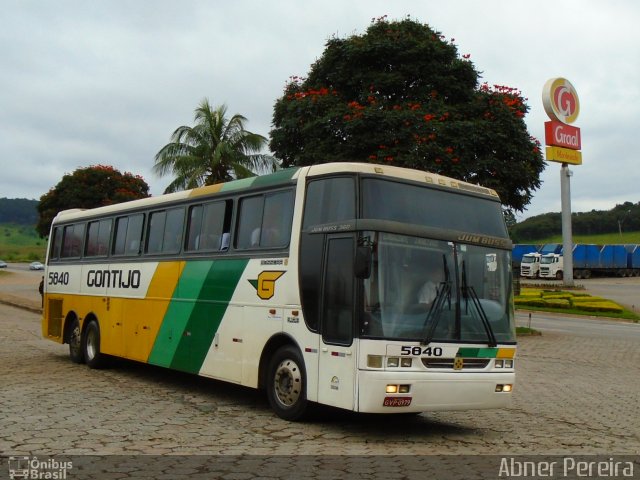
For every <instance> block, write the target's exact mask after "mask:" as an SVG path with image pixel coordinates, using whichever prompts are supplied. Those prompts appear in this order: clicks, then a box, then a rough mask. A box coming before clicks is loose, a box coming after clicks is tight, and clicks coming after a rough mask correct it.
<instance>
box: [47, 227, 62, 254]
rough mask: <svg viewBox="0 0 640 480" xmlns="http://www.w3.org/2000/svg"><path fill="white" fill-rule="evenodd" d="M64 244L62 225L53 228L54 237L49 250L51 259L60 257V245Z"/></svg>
mask: <svg viewBox="0 0 640 480" xmlns="http://www.w3.org/2000/svg"><path fill="white" fill-rule="evenodd" d="M61 244H62V227H55V228H54V229H53V238H52V242H51V250H50V252H49V260H57V259H58V258H60V246H61Z"/></svg>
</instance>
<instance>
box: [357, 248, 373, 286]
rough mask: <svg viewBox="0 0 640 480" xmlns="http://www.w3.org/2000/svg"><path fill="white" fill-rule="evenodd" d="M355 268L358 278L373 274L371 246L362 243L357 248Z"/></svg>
mask: <svg viewBox="0 0 640 480" xmlns="http://www.w3.org/2000/svg"><path fill="white" fill-rule="evenodd" d="M354 270H355V274H356V278H362V279H366V278H369V277H370V276H371V247H367V246H363V245H361V246H359V247H357V248H356V261H355V265H354Z"/></svg>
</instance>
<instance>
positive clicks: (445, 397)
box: [357, 370, 515, 413]
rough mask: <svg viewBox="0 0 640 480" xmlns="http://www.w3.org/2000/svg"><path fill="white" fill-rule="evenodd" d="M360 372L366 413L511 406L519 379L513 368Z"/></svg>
mask: <svg viewBox="0 0 640 480" xmlns="http://www.w3.org/2000/svg"><path fill="white" fill-rule="evenodd" d="M358 376H359V389H358V405H357V411H359V412H366V413H403V412H428V411H438V410H472V409H474V410H475V409H487V408H507V407H509V406H510V405H511V397H512V395H513V393H512V389H513V385H514V381H515V373H513V372H504V373H493V372H491V373H488V372H487V373H482V372H476V373H466V372H429V373H426V372H384V371H370V370H360V371H359V372H358ZM505 385H509V386H510V387H505Z"/></svg>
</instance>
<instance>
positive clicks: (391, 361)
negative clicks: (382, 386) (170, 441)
mask: <svg viewBox="0 0 640 480" xmlns="http://www.w3.org/2000/svg"><path fill="white" fill-rule="evenodd" d="M398 365H400V358H398V357H389V358H387V367H392V368H393V367H397V366H398Z"/></svg>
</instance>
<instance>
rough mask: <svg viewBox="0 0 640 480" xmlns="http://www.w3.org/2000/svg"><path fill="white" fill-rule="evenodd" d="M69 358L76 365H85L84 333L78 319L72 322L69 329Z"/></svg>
mask: <svg viewBox="0 0 640 480" xmlns="http://www.w3.org/2000/svg"><path fill="white" fill-rule="evenodd" d="M69 357H70V358H71V361H72V362H74V363H84V351H83V350H82V333H81V332H80V322H78V319H77V318H74V319H73V320H72V321H71V326H70V327H69Z"/></svg>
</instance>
